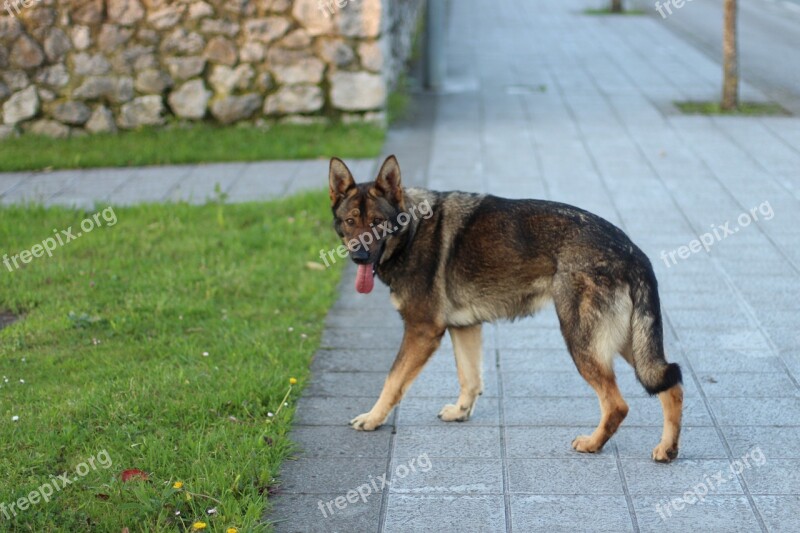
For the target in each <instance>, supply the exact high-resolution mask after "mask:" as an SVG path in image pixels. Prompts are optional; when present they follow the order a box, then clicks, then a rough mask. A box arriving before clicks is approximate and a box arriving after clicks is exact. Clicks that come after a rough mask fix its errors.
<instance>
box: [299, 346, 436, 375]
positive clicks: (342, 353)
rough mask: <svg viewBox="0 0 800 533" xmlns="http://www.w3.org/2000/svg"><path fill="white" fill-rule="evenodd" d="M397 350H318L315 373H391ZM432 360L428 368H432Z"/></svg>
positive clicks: (314, 367)
mask: <svg viewBox="0 0 800 533" xmlns="http://www.w3.org/2000/svg"><path fill="white" fill-rule="evenodd" d="M396 355H397V353H396V351H394V350H390V349H383V350H372V349H369V348H358V349H348V348H336V349H331V350H318V351H317V353H316V354H314V361H313V362H312V363H311V370H312V373H313V374H317V373H319V372H383V373H385V374H388V373H389V369H390V368H391V367H392V361H394V358H395V356H396ZM431 367H432V362H429V363H428V366H427V367H426V370H428V369H431Z"/></svg>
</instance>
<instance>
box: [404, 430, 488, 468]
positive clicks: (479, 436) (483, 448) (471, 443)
mask: <svg viewBox="0 0 800 533" xmlns="http://www.w3.org/2000/svg"><path fill="white" fill-rule="evenodd" d="M421 453H425V454H427V455H428V456H430V457H431V458H439V457H463V458H485V459H490V458H491V459H498V458H500V455H501V452H500V429H499V428H497V427H486V426H477V425H471V424H470V423H469V422H467V423H465V424H456V425H447V426H442V427H438V426H428V427H426V426H411V427H406V426H404V425H401V426H400V427H398V428H397V434H396V436H395V443H394V454H395V455H396V456H398V457H413V456H416V455H419V454H421Z"/></svg>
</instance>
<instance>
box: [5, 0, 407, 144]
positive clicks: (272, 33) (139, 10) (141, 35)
mask: <svg viewBox="0 0 800 533" xmlns="http://www.w3.org/2000/svg"><path fill="white" fill-rule="evenodd" d="M422 4H423V0H208V1H203V0H172V1H170V0H9V2H8V4H7V5H8V6H9V7H8V9H7V8H5V7H2V2H0V8H1V9H3V12H2V15H1V16H0V138H1V137H4V136H9V135H14V134H16V133H20V132H33V133H39V134H46V135H52V136H61V137H63V136H67V135H76V134H82V133H84V132H106V131H116V130H117V129H118V128H119V129H133V128H138V127H141V126H157V125H161V124H165V123H166V122H168V121H175V120H178V121H200V120H210V121H216V122H218V123H223V124H230V123H235V122H243V121H247V122H254V123H258V122H261V121H269V120H279V121H287V122H297V123H304V122H318V121H324V120H330V119H341V120H345V121H355V120H366V121H383V120H384V117H385V113H384V110H385V105H386V97H387V94H388V91H389V90H390V88H391V86H392V83H393V82H394V81H395V80H396V78H397V73H398V71H399V69H400V68H402V63H403V62H404V61H405V59H406V58H407V56H408V54H409V52H410V44H411V37H412V35H411V34H412V33H413V30H414V28H415V26H416V19H417V16H418V14H419V12H420V8H421V7H422ZM9 10H10V13H11V14H9Z"/></svg>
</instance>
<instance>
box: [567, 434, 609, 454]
mask: <svg viewBox="0 0 800 533" xmlns="http://www.w3.org/2000/svg"><path fill="white" fill-rule="evenodd" d="M572 447H573V449H575V451H577V452H581V453H595V452H598V451H600V450H601V449H602V448H603V445H602V444H600V445H598V444H597V441H596V440H595V439H594V438H592V436H591V435H580V436H578V437H575V440H573V441H572Z"/></svg>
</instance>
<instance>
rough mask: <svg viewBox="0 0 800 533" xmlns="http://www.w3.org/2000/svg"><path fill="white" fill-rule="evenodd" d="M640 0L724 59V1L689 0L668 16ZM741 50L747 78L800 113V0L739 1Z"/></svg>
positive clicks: (655, 14)
mask: <svg viewBox="0 0 800 533" xmlns="http://www.w3.org/2000/svg"><path fill="white" fill-rule="evenodd" d="M667 1H668V0H667ZM634 3H635V4H637V6H638V7H639V8H640V9H643V10H644V11H646V12H649V13H652V16H653V17H656V18H657V19H659V20H663V21H664V24H666V25H667V27H668V28H669V29H670V30H672V31H674V32H675V33H676V34H678V35H679V36H681V37H682V38H684V39H686V40H688V41H689V42H691V43H692V44H694V45H695V46H696V47H697V48H698V49H699V50H701V51H702V52H703V53H705V54H707V55H708V56H709V57H711V58H713V59H714V60H715V61H717V62H719V63H720V64H721V62H722V4H723V0H694V1H687V2H686V3H685V4H684V5H683V7H682V8H680V9H675V8H674V7H673V8H672V15H667V17H666V18H662V17H661V15H659V14H658V12H657V11H656V9H655V7H654V4H655V2H654V0H636V1H635V2H634ZM661 3H662V4H664V3H667V2H666V1H665V0H661ZM665 11H666V10H665ZM739 53H740V74H741V78H742V79H743V80H746V81H748V82H749V83H751V84H753V85H755V86H756V87H758V88H759V89H761V90H762V91H763V92H764V93H765V94H767V95H768V96H769V97H770V98H772V99H773V100H775V101H777V102H778V103H780V104H782V105H783V106H784V107H785V108H787V109H789V110H790V111H792V112H793V113H795V114H800V0H739ZM720 68H721V67H720Z"/></svg>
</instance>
